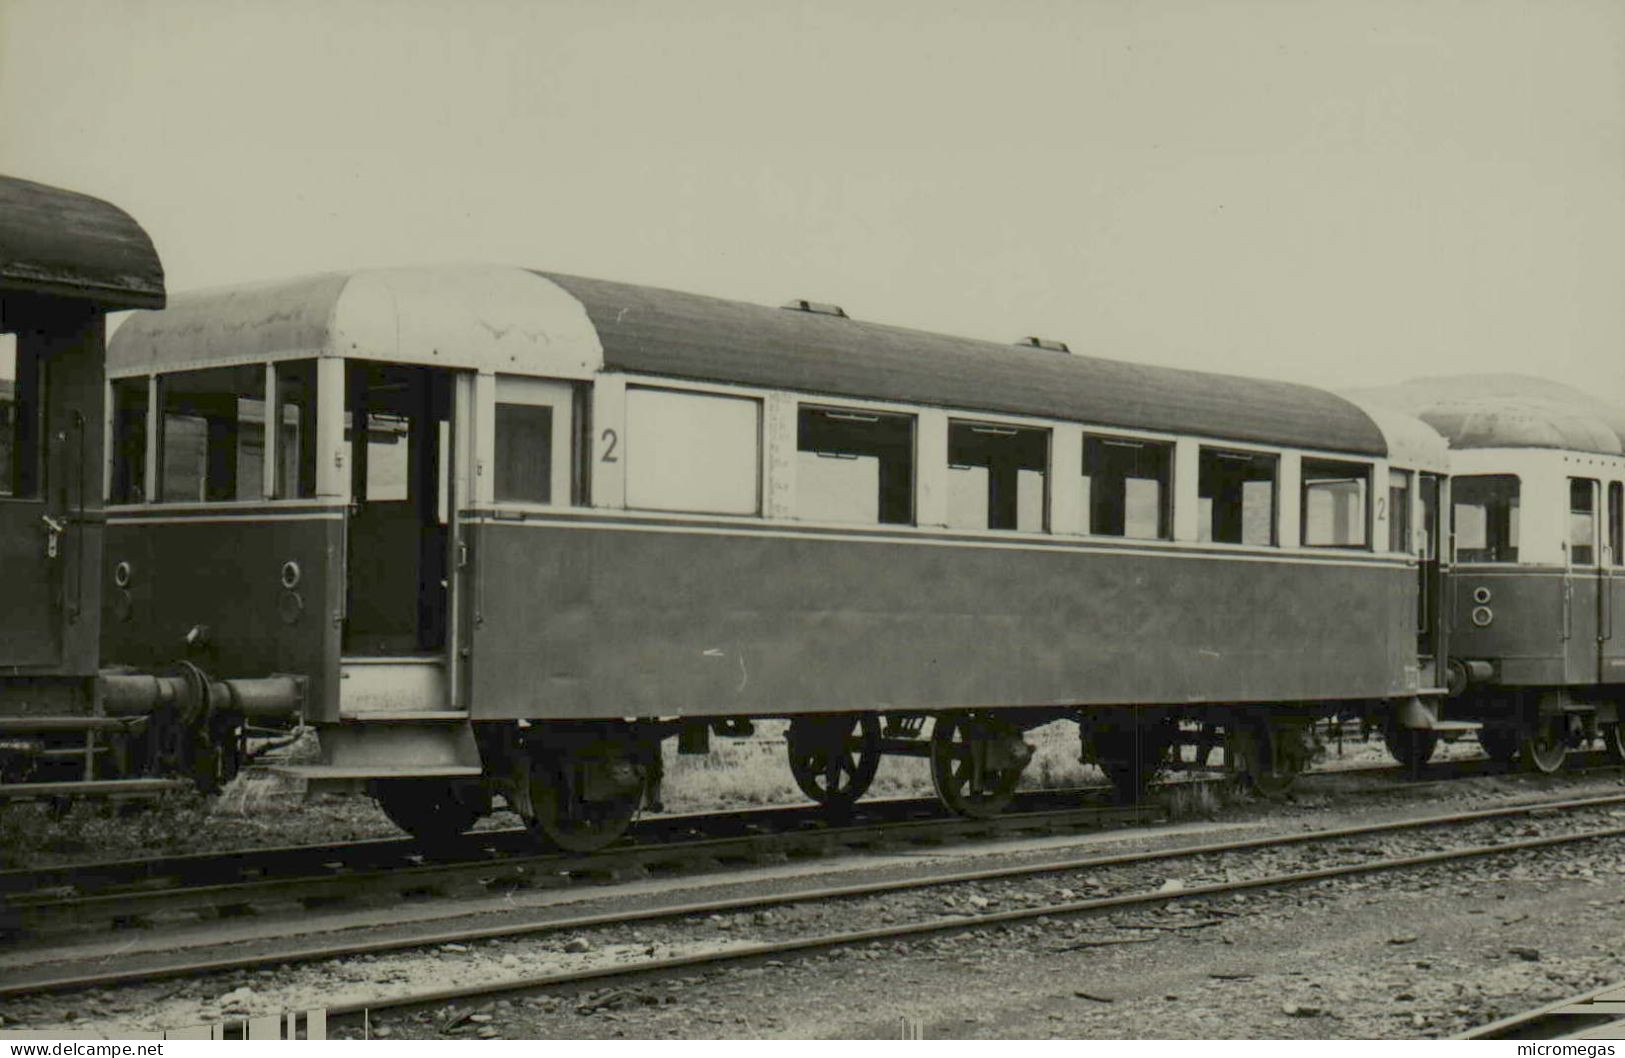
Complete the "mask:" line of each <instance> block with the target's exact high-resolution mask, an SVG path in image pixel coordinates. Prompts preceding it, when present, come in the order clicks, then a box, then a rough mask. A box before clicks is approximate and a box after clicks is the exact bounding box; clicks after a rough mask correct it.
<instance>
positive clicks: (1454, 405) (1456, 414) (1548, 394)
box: [1356, 375, 1625, 455]
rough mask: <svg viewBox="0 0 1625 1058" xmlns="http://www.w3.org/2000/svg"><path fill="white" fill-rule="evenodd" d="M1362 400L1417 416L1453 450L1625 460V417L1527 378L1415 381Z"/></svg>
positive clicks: (1568, 389)
mask: <svg viewBox="0 0 1625 1058" xmlns="http://www.w3.org/2000/svg"><path fill="white" fill-rule="evenodd" d="M1356 397H1357V399H1362V400H1370V401H1372V402H1374V403H1377V404H1380V405H1383V406H1386V407H1390V408H1395V409H1398V410H1400V411H1404V412H1406V413H1408V414H1411V415H1414V416H1416V417H1417V418H1419V419H1421V420H1422V421H1423V422H1425V423H1427V424H1428V425H1429V426H1431V427H1432V428H1433V429H1435V430H1437V431H1438V432H1439V433H1440V434H1441V435H1443V437H1444V438H1445V440H1446V441H1448V442H1449V444H1450V447H1451V448H1454V449H1458V450H1460V449H1471V448H1556V449H1563V450H1565V451H1574V452H1597V453H1601V454H1603V455H1621V454H1625V409H1621V408H1617V407H1615V406H1613V405H1611V404H1609V403H1608V402H1606V401H1603V400H1600V399H1598V398H1596V397H1593V396H1591V395H1590V394H1588V393H1585V392H1582V391H1581V390H1578V389H1575V388H1574V387H1572V386H1566V385H1564V384H1563V383H1561V382H1552V381H1549V380H1547V379H1543V378H1534V377H1531V376H1528V375H1460V376H1446V377H1434V378H1418V379H1412V380H1410V381H1408V382H1403V383H1401V384H1399V385H1397V386H1386V387H1382V388H1379V389H1371V390H1365V391H1362V392H1361V393H1359V394H1357V395H1356Z"/></svg>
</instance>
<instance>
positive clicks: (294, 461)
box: [275, 360, 317, 500]
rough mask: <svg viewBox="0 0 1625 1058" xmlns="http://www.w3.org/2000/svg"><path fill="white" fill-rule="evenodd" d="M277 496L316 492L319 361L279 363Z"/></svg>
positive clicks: (296, 495)
mask: <svg viewBox="0 0 1625 1058" xmlns="http://www.w3.org/2000/svg"><path fill="white" fill-rule="evenodd" d="M276 402H277V406H278V407H279V408H280V409H281V410H280V412H279V413H278V415H277V418H276V422H277V435H276V442H275V443H276V460H277V469H276V496H277V498H278V499H284V500H289V499H300V498H305V497H310V496H314V495H316V451H317V449H316V361H314V360H288V361H284V362H283V363H280V364H277V365H276Z"/></svg>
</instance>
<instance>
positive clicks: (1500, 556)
mask: <svg viewBox="0 0 1625 1058" xmlns="http://www.w3.org/2000/svg"><path fill="white" fill-rule="evenodd" d="M1518 494H1519V482H1518V477H1517V475H1515V474H1473V475H1468V476H1466V477H1459V478H1453V479H1452V480H1451V482H1450V495H1451V499H1452V504H1451V505H1452V507H1453V508H1454V511H1453V514H1454V519H1453V523H1452V529H1453V531H1454V533H1455V537H1456V560H1457V561H1458V562H1516V561H1518V520H1519V511H1518V500H1519V495H1518Z"/></svg>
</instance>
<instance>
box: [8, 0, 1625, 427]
mask: <svg viewBox="0 0 1625 1058" xmlns="http://www.w3.org/2000/svg"><path fill="white" fill-rule="evenodd" d="M0 171H5V172H8V173H11V174H14V175H19V176H24V177H28V178H30V179H35V180H41V181H44V182H47V183H53V184H59V185H63V186H67V187H70V188H74V189H77V190H82V191H86V192H89V193H91V194H95V195H98V196H100V197H103V198H106V199H109V200H111V201H113V202H115V203H117V204H119V205H120V206H122V207H124V208H125V209H127V210H128V211H129V212H131V213H132V214H133V215H134V216H135V217H136V218H137V219H138V220H139V221H140V222H141V223H142V224H143V225H144V226H145V227H146V228H147V230H148V231H149V232H151V233H152V235H153V237H154V240H155V242H156V244H157V247H158V250H159V252H160V254H161V255H162V257H163V259H164V262H165V265H166V268H167V271H168V276H169V284H170V288H171V290H184V289H188V288H192V287H198V286H210V285H215V284H219V283H227V282H236V281H241V280H247V279H254V278H264V277H276V276H284V275H293V274H300V273H308V272H315V271H323V270H329V269H335V268H348V267H354V266H365V265H396V264H417V263H436V262H467V261H494V262H510V263H515V264H525V265H533V266H537V267H545V268H548V269H553V270H558V271H566V272H576V273H580V274H586V275H594V276H600V277H604V278H610V279H621V280H630V281H635V282H643V283H650V284H655V285H661V286H668V287H673V288H677V289H684V290H693V291H698V292H702V293H708V294H715V295H720V296H724V297H732V298H738V299H741V300H746V301H756V302H765V303H769V304H778V303H780V302H782V301H784V300H786V299H788V298H791V297H806V298H812V299H814V300H820V301H833V302H838V303H840V304H842V305H844V306H845V307H846V309H847V311H848V312H850V313H851V314H852V315H854V316H858V317H861V318H865V319H871V320H878V321H882V322H887V323H896V324H902V325H905V326H912V327H921V328H925V329H929V330H936V331H943V332H947V333H954V334H963V335H970V336H975V337H982V338H990V339H994V340H999V341H1008V340H1012V339H1015V338H1017V337H1019V336H1022V335H1026V334H1039V335H1044V336H1047V337H1054V338H1061V339H1064V340H1066V341H1068V342H1070V343H1071V345H1072V348H1073V349H1074V350H1077V351H1082V352H1093V353H1099V354H1102V355H1108V356H1113V357H1119V358H1123V359H1128V360H1136V361H1144V362H1154V363H1162V364H1171V365H1177V366H1188V367H1203V368H1209V369H1216V370H1226V371H1233V372H1237V373H1242V374H1256V375H1262V376H1269V377H1275V378H1285V379H1293V380H1298V381H1305V382H1311V383H1318V384H1322V385H1329V386H1334V387H1335V386H1351V385H1362V384H1376V383H1385V382H1392V381H1398V380H1400V379H1403V378H1406V377H1410V376H1414V375H1417V374H1439V373H1461V372H1482V371H1523V372H1533V373H1538V374H1542V375H1545V376H1547V377H1551V378H1555V379H1558V380H1561V381H1566V382H1569V383H1573V384H1577V385H1581V386H1583V387H1584V388H1586V389H1587V390H1589V391H1591V392H1594V393H1597V394H1598V395H1601V396H1605V397H1609V398H1612V399H1614V400H1616V401H1619V402H1621V403H1625V3H1619V2H1616V0H1548V2H1537V3H1526V2H1508V0H1470V2H1462V3H1455V2H1443V0H1410V2H1384V0H1318V2H1317V0H1307V2H1290V0H1141V2H1127V0H1123V2H1096V3H1088V2H1053V3H1046V2H1038V0H1027V2H1020V0H985V2H980V3H948V2H926V0H920V2H905V0H891V2H888V0H871V2H861V0H859V2H838V0H820V2H817V3H813V2H790V0H756V2H749V0H739V2H736V3H730V2H721V0H717V2H704V0H694V2H684V3H634V2H629V0H602V2H580V3H573V2H542V0H538V2H528V3H519V2H496V0H486V2H462V3H452V2H446V3H427V2H405V0H389V2H386V0H376V2H373V0H327V2H323V3H307V2H287V0H283V2H274V3H273V2H271V0H255V2H242V0H238V2H233V0H146V2H141V0H102V2H71V0H0Z"/></svg>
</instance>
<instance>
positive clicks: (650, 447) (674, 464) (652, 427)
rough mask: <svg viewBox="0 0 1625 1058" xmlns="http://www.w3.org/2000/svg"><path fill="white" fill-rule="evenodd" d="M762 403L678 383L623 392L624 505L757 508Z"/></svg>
mask: <svg viewBox="0 0 1625 1058" xmlns="http://www.w3.org/2000/svg"><path fill="white" fill-rule="evenodd" d="M761 451H762V402H761V401H759V400H755V399H752V398H748V397H722V396H715V395H712V394H708V393H690V392H687V391H681V390H670V389H651V388H645V387H629V388H628V389H627V391H626V505H627V506H628V507H633V508H642V509H644V510H651V511H693V512H698V513H704V514H760V513H761V510H762V488H761V481H762V457H761Z"/></svg>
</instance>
